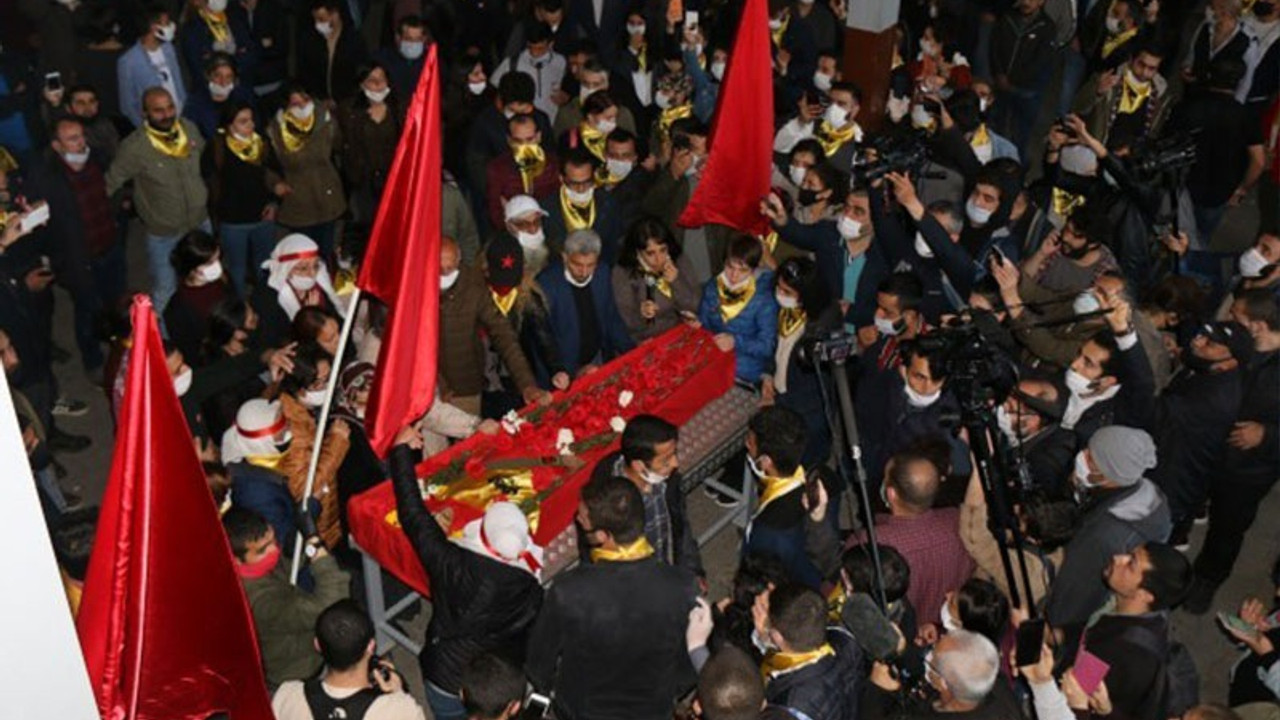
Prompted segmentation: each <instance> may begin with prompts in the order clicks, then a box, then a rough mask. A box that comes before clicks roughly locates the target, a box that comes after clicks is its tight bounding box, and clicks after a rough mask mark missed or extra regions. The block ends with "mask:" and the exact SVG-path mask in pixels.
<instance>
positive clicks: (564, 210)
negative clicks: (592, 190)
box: [560, 187, 596, 232]
mask: <svg viewBox="0 0 1280 720" xmlns="http://www.w3.org/2000/svg"><path fill="white" fill-rule="evenodd" d="M560 212H561V214H563V215H564V227H565V230H568V231H569V232H574V231H575V230H586V229H588V228H590V227H592V226H594V225H595V224H596V199H595V197H594V196H593V197H592V198H591V203H590V204H589V205H587V206H586V207H582V206H581V205H575V204H573V203H571V202H569V194H568V193H567V192H565V189H564V188H563V187H562V188H560Z"/></svg>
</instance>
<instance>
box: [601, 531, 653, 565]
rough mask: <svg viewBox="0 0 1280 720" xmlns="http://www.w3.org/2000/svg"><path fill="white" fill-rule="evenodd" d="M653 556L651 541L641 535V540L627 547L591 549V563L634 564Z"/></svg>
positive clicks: (628, 544)
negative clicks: (633, 562)
mask: <svg viewBox="0 0 1280 720" xmlns="http://www.w3.org/2000/svg"><path fill="white" fill-rule="evenodd" d="M652 554H653V546H652V545H650V544H649V539H648V538H646V537H645V536H643V535H641V536H640V539H639V540H636V541H635V542H633V543H627V544H626V545H619V546H618V547H617V548H615V549H613V550H610V549H608V548H602V547H597V548H591V561H592V562H632V561H634V560H643V559H645V558H647V557H649V556H650V555H652Z"/></svg>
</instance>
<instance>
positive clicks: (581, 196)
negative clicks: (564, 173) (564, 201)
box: [564, 188, 596, 205]
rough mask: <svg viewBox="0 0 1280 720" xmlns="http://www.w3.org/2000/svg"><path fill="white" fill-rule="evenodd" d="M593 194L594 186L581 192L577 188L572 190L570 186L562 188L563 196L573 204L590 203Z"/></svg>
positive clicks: (594, 191) (594, 192)
mask: <svg viewBox="0 0 1280 720" xmlns="http://www.w3.org/2000/svg"><path fill="white" fill-rule="evenodd" d="M595 194H596V189H595V188H587V189H586V190H583V191H581V192H579V191H577V190H572V189H570V188H565V189H564V196H565V197H566V198H568V199H569V202H571V203H573V204H574V205H590V204H591V199H592V198H593V197H595Z"/></svg>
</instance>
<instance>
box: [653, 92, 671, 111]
mask: <svg viewBox="0 0 1280 720" xmlns="http://www.w3.org/2000/svg"><path fill="white" fill-rule="evenodd" d="M653 104H654V105H657V106H658V109H660V110H666V109H667V108H670V107H671V96H670V95H668V94H667V93H664V92H660V93H655V94H654V96H653Z"/></svg>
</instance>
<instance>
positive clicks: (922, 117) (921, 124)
mask: <svg viewBox="0 0 1280 720" xmlns="http://www.w3.org/2000/svg"><path fill="white" fill-rule="evenodd" d="M911 124H912V125H914V126H915V127H918V128H927V127H932V126H933V115H930V114H929V110H928V108H926V107H925V106H923V105H912V106H911Z"/></svg>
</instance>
